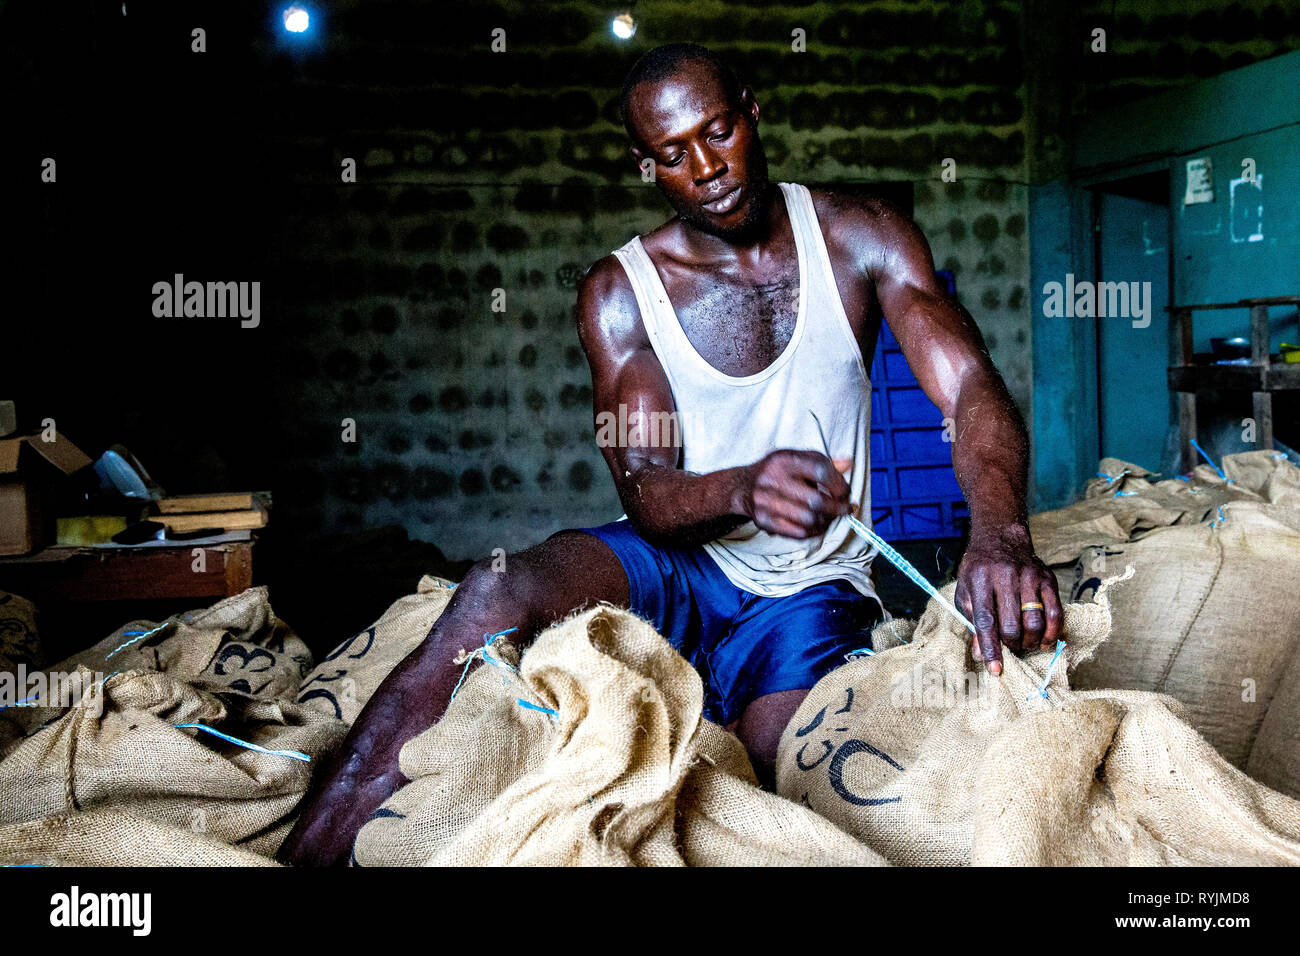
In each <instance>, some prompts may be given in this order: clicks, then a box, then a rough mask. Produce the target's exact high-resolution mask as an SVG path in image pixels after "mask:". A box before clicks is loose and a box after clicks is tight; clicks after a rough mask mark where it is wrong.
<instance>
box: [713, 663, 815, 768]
mask: <svg viewBox="0 0 1300 956" xmlns="http://www.w3.org/2000/svg"><path fill="white" fill-rule="evenodd" d="M810 690H812V688H811V687H808V688H804V689H803V690H782V691H777V692H776V693H775V694H765V695H764V696H762V697H760V698H758V699H757V700H754V701H751V702H750V704H749V706H748V707H746V708H745V712H744V713H743V714H741V716H740V719H739V720H733V721H732V722H731V723H730V724H728V725H727V729H728V730H730V731H731V732H732V733H734V734H735V735H736V736H737V737H739V738H740V742H741V743H743V744H744V745H745V749H746V750H747V751H749V759H750V762H751V763H752V764H753V765H754V773H755V774H757V776H758V782H759V783H761V784H762V785H763V786H764V787H765V788H766V789H768V790H775V789H776V748H777V745H778V744H780V743H781V734H782V733H783V732H784V731H785V728H786V725H787V724H789V723H790V718H791V717H793V716H794V712H795V711H796V710H798V709H799V705H800V704H802V703H803V699H804V698H805V697H807V696H808V691H810Z"/></svg>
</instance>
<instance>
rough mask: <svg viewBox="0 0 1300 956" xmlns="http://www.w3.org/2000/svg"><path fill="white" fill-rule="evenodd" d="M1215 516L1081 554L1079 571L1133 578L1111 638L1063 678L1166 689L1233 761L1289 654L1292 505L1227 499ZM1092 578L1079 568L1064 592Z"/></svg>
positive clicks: (1080, 592)
mask: <svg viewBox="0 0 1300 956" xmlns="http://www.w3.org/2000/svg"><path fill="white" fill-rule="evenodd" d="M1216 514H1217V511H1216ZM1222 515H1223V517H1222V518H1221V519H1218V520H1215V521H1213V522H1210V521H1206V522H1201V523H1199V524H1186V525H1176V526H1173V527H1168V528H1161V529H1158V530H1156V531H1152V532H1151V533H1149V534H1147V535H1145V536H1144V537H1142V538H1141V539H1140V540H1137V541H1133V542H1131V543H1128V544H1120V545H1114V546H1112V547H1110V548H1108V549H1107V550H1106V551H1105V552H1104V553H1099V554H1094V555H1092V556H1089V557H1085V559H1084V560H1083V561H1082V562H1081V563H1080V566H1081V568H1082V567H1084V565H1085V563H1086V564H1087V565H1088V566H1090V567H1095V566H1096V565H1097V564H1098V563H1099V562H1104V565H1105V567H1107V568H1123V567H1125V566H1126V565H1131V566H1132V567H1133V568H1134V569H1135V571H1136V573H1135V575H1134V577H1133V580H1132V581H1130V582H1128V584H1127V585H1126V586H1125V587H1124V588H1122V589H1120V590H1119V591H1118V592H1117V593H1116V594H1115V596H1114V598H1113V599H1112V604H1113V607H1114V626H1113V629H1112V632H1111V639H1110V640H1109V641H1107V643H1106V644H1105V645H1104V646H1103V647H1102V648H1101V649H1100V650H1099V651H1098V652H1097V654H1096V656H1095V657H1094V658H1093V659H1092V660H1091V661H1089V662H1088V663H1086V664H1084V665H1082V666H1081V667H1080V668H1079V669H1078V671H1077V673H1076V674H1075V677H1074V684H1075V686H1076V687H1079V688H1131V689H1135V690H1148V691H1157V692H1160V693H1168V694H1170V695H1172V696H1174V697H1176V698H1178V699H1179V700H1180V701H1182V702H1183V703H1184V704H1186V705H1187V708H1188V711H1189V714H1190V719H1191V723H1192V725H1193V726H1194V727H1195V728H1196V729H1197V730H1199V731H1200V732H1201V733H1202V734H1204V735H1205V737H1206V739H1207V740H1209V741H1210V743H1211V744H1213V745H1214V747H1215V749H1217V750H1218V751H1219V753H1220V754H1222V755H1223V756H1224V757H1225V758H1226V759H1227V760H1228V761H1229V762H1230V763H1232V764H1233V765H1234V766H1237V767H1241V768H1245V767H1246V762H1247V760H1248V758H1249V757H1250V755H1251V748H1252V747H1253V745H1254V741H1255V737H1256V735H1257V734H1258V732H1259V729H1260V726H1261V725H1262V724H1263V722H1264V717H1265V714H1266V713H1267V712H1268V710H1269V706H1270V704H1271V703H1272V701H1273V698H1274V696H1275V694H1276V693H1277V689H1278V686H1279V684H1280V683H1281V680H1282V672H1283V671H1284V670H1285V668H1286V667H1287V665H1288V664H1289V663H1290V662H1291V660H1292V659H1293V658H1294V657H1295V655H1296V653H1297V651H1298V650H1300V511H1296V512H1291V511H1288V510H1287V509H1286V508H1284V507H1282V506H1279V505H1273V504H1269V503H1266V502H1262V501H1260V502H1253V501H1236V502H1231V503H1228V504H1226V505H1224V506H1223V508H1222ZM1102 573H1105V572H1104V570H1101V569H1099V570H1097V571H1093V572H1091V574H1088V573H1085V574H1082V575H1080V580H1081V584H1080V586H1079V587H1078V588H1076V594H1075V597H1076V599H1078V598H1080V597H1086V596H1087V589H1088V586H1089V582H1090V581H1095V580H1097V579H1098V577H1097V576H1098V575H1099V574H1102ZM1271 779H1273V780H1276V777H1273V778H1271ZM1295 785H1300V780H1297V781H1295V783H1294V784H1292V785H1291V786H1295ZM1283 789H1288V790H1289V789H1290V786H1288V787H1284V788H1283Z"/></svg>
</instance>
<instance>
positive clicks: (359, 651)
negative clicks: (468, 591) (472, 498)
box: [297, 574, 455, 726]
mask: <svg viewBox="0 0 1300 956" xmlns="http://www.w3.org/2000/svg"><path fill="white" fill-rule="evenodd" d="M454 588H455V585H454V584H452V583H451V582H450V581H447V580H446V579H444V578H439V577H435V576H433V575H430V574H426V575H425V576H424V577H422V578H421V579H420V583H419V585H418V586H417V588H416V593H415V594H408V595H407V596H406V597H402V598H398V599H397V600H396V601H394V602H393V604H392V605H391V606H390V607H389V608H388V610H387V611H385V612H384V613H383V616H382V617H380V618H379V620H377V621H375V623H374V624H372V625H371V626H370V627H368V628H366V629H365V630H364V631H362V632H361V633H360V634H356V635H354V636H352V637H350V638H348V639H347V640H346V641H344V642H343V643H342V644H340V645H339V646H338V647H336V648H334V650H332V651H331V652H330V653H329V654H326V655H325V657H323V658H322V659H321V661H320V663H319V664H318V665H317V666H316V668H315V670H313V671H311V673H309V674H307V675H306V676H305V677H304V678H303V681H302V683H301V685H300V686H299V687H298V693H297V701H298V703H300V704H302V705H304V706H306V707H310V708H311V709H313V710H316V711H319V712H320V713H322V714H329V715H330V716H333V717H338V718H339V719H341V720H343V721H345V722H346V723H347V724H348V725H349V726H350V725H351V724H352V722H353V721H354V720H356V719H357V715H358V714H360V713H361V710H362V708H363V707H365V705H366V702H367V701H369V700H370V696H371V695H372V694H373V693H374V692H375V690H376V688H378V687H379V685H380V684H381V683H383V681H384V678H385V677H387V676H388V675H389V673H390V672H391V671H392V670H393V668H394V667H396V666H397V665H398V664H399V663H400V662H401V660H402V658H404V657H405V656H406V655H407V654H409V653H410V652H411V651H413V650H415V648H416V647H418V646H419V644H420V642H421V641H423V640H424V638H425V636H426V635H427V634H428V633H429V629H430V628H431V627H433V624H434V622H435V621H436V620H438V618H439V617H440V616H441V615H442V612H443V611H444V610H445V609H446V607H447V605H448V604H449V603H450V601H451V597H452V595H453V594H454V593H455V591H454Z"/></svg>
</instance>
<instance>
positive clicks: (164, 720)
mask: <svg viewBox="0 0 1300 956" xmlns="http://www.w3.org/2000/svg"><path fill="white" fill-rule="evenodd" d="M81 673H82V674H83V675H85V676H86V677H89V676H90V675H89V672H88V671H86V670H84V669H83V670H82V671H81ZM87 686H88V687H89V690H88V691H87V693H86V694H85V695H84V696H83V698H82V699H81V701H80V702H78V704H77V706H74V707H71V708H69V709H67V710H66V711H64V712H63V713H62V716H60V717H58V718H57V719H55V720H54V721H53V722H52V723H50V724H49V725H48V726H46V727H44V728H43V729H41V730H38V731H37V732H36V733H34V734H32V735H31V736H29V737H27V738H26V739H25V740H23V741H22V743H21V744H20V745H19V746H18V747H16V748H15V749H14V750H13V751H12V752H11V753H10V754H9V755H8V756H7V757H6V758H5V759H4V760H3V761H0V826H3V825H8V824H21V823H28V822H31V821H36V820H40V819H42V818H46V817H51V816H56V815H64V814H68V813H76V812H82V811H92V810H107V809H114V810H120V811H122V812H123V813H126V814H129V815H130V816H132V817H135V818H142V819H147V820H152V821H154V822H155V823H158V824H162V825H163V826H165V827H170V828H172V830H173V831H177V832H180V831H189V832H191V833H197V834H203V835H206V836H207V837H209V838H211V839H214V840H217V841H219V842H222V843H227V844H231V845H235V846H239V847H242V848H244V849H246V850H248V851H251V852H254V853H262V854H271V853H273V852H274V851H275V849H276V848H278V846H279V844H280V843H281V842H282V841H283V839H284V837H285V836H286V835H287V834H288V830H289V826H290V824H291V822H292V819H291V818H292V814H293V812H294V810H295V808H296V807H297V805H298V801H299V800H300V799H301V797H302V795H303V793H304V792H305V791H306V789H307V785H308V782H309V780H310V777H311V771H312V767H313V765H314V763H315V762H319V761H320V760H321V759H322V758H324V757H325V756H326V755H327V754H328V753H329V751H330V750H331V748H333V747H334V746H336V745H337V744H338V743H339V742H341V740H342V738H343V736H344V734H345V733H346V731H347V728H346V726H345V725H344V724H343V723H342V722H341V721H338V720H335V719H333V718H329V717H324V716H322V715H320V714H318V713H316V712H314V711H311V710H308V709H306V708H304V707H300V706H299V705H297V704H293V703H289V702H288V701H283V700H275V699H257V698H254V697H251V696H249V695H247V694H243V693H240V692H238V691H231V690H226V691H223V692H221V693H220V694H217V693H211V692H209V691H207V690H203V689H201V688H200V687H199V686H197V685H196V684H189V683H185V682H184V681H181V680H177V679H176V678H175V677H173V676H172V675H171V674H165V673H159V672H157V671H134V670H133V671H126V672H124V673H120V674H115V675H112V676H109V677H108V678H107V679H106V680H104V681H103V682H102V684H99V683H95V682H93V681H90V682H88V684H87ZM96 697H98V699H96ZM177 724H203V725H206V726H209V727H214V728H217V729H219V730H221V731H223V732H225V733H227V734H229V735H232V736H234V737H236V738H239V739H240V740H243V741H247V742H249V743H252V744H255V745H257V746H260V747H263V748H265V749H267V750H292V751H299V752H301V753H304V754H306V755H307V756H309V757H310V758H311V761H312V762H304V761H301V760H298V759H293V758H290V757H285V756H279V755H273V754H266V753H259V752H256V751H254V750H251V749H247V748H245V747H242V746H238V745H236V744H232V743H227V742H224V741H222V740H220V739H218V738H217V737H215V736H212V735H211V734H208V733H206V732H204V731H200V730H193V729H178V728H177V727H176V726H175V725H177ZM15 832H16V833H18V832H19V831H15ZM21 832H22V833H28V834H31V833H35V832H40V829H39V828H35V829H29V830H27V831H21ZM159 832H162V831H159ZM20 837H21V833H19V836H16V837H14V839H15V840H17V839H20ZM90 838H91V835H87V836H86V839H90ZM42 839H44V838H42ZM111 839H112V835H111V834H110V833H107V832H106V833H105V834H104V836H103V840H104V841H111ZM41 845H44V844H41ZM19 846H20V844H19ZM106 847H107V842H106ZM141 852H144V851H143V850H142V851H141ZM158 852H159V855H158V857H157V858H156V860H154V859H144V860H142V862H159V863H161V862H166V861H168V860H171V859H173V858H174V856H175V853H176V852H180V849H179V848H170V849H169V848H166V847H160V848H159V851H158ZM103 854H104V855H109V850H108V849H107V848H104V849H103ZM97 858H98V857H96V856H95V855H94V854H92V855H91V857H89V858H87V860H86V861H85V862H88V863H89V862H91V861H92V860H93V859H97Z"/></svg>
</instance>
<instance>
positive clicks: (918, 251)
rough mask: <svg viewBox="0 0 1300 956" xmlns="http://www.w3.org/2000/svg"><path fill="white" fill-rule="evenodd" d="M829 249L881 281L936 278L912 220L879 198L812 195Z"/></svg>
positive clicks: (927, 247)
mask: <svg viewBox="0 0 1300 956" xmlns="http://www.w3.org/2000/svg"><path fill="white" fill-rule="evenodd" d="M811 192H812V197H813V208H814V209H815V210H816V212H817V218H818V220H819V221H820V222H821V224H822V233H823V235H825V237H826V244H827V247H828V248H829V249H830V250H831V251H832V252H833V253H834V254H836V255H838V256H841V257H844V258H845V259H847V260H849V261H851V262H853V263H855V264H856V265H857V267H858V268H859V269H861V270H862V271H863V272H864V273H866V274H868V275H870V276H872V277H873V278H874V279H876V280H877V281H879V280H880V279H881V278H882V277H887V276H892V277H900V276H912V277H916V276H921V275H925V276H928V277H929V278H927V279H926V280H925V281H930V280H931V279H932V278H933V276H932V275H931V274H932V273H933V272H934V262H933V256H932V254H931V252H930V244H929V243H928V242H927V241H926V238H925V234H924V233H922V232H921V228H920V227H919V226H918V225H917V224H916V223H915V222H914V221H913V220H912V217H911V216H909V215H907V213H905V212H903V211H902V210H901V209H899V208H898V207H897V206H896V205H894V204H893V203H891V202H889V201H888V200H886V199H881V198H879V197H877V196H858V195H854V194H852V193H845V192H838V191H836V190H833V189H827V190H822V189H817V190H811Z"/></svg>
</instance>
